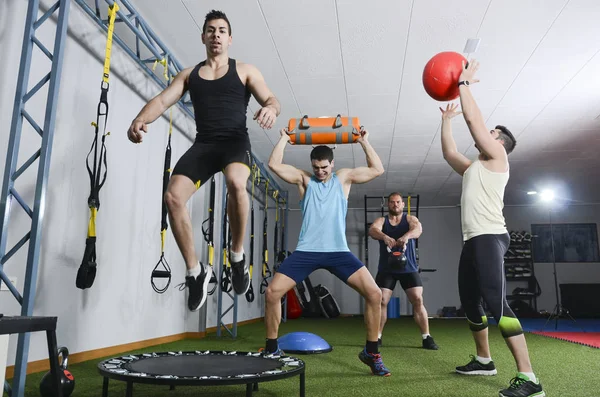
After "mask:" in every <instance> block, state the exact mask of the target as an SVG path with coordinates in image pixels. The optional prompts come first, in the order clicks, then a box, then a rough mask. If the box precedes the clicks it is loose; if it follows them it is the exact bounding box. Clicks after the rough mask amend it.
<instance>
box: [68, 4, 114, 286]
mask: <svg viewBox="0 0 600 397" xmlns="http://www.w3.org/2000/svg"><path fill="white" fill-rule="evenodd" d="M118 10H119V6H118V5H117V3H113V4H112V5H111V6H109V7H108V20H109V23H108V33H107V36H106V51H105V55H104V70H103V73H102V82H101V83H100V101H99V103H98V108H97V111H96V121H95V122H92V126H93V127H94V131H95V135H94V140H93V141H92V146H91V148H90V151H89V152H88V155H87V157H86V160H85V162H86V167H87V171H88V175H89V177H90V195H89V197H88V207H89V209H90V220H89V223H88V231H87V237H86V240H85V251H84V253H83V260H82V261H81V265H80V266H79V270H78V271H77V279H76V280H75V285H76V286H77V288H80V289H86V288H90V287H91V286H92V285H93V284H94V280H95V279H96V267H97V263H96V216H97V215H98V210H99V209H100V189H101V188H102V186H103V185H104V182H106V145H105V140H106V137H107V136H108V135H109V134H110V132H107V131H106V122H107V120H108V87H109V82H108V79H109V74H110V54H111V50H112V38H113V31H114V28H115V18H116V16H117V11H118ZM101 119H102V125H103V133H102V137H101V141H100V143H99V142H98V134H99V132H100V124H101V122H100V121H101ZM92 152H93V153H94V157H93V161H94V162H93V164H92V166H91V167H90V155H91V154H92ZM103 165H104V170H102V166H103Z"/></svg>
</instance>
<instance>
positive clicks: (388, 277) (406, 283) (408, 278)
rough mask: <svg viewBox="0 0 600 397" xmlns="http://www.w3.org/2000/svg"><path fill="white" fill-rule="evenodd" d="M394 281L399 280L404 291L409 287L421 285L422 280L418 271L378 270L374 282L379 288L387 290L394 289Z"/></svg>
mask: <svg viewBox="0 0 600 397" xmlns="http://www.w3.org/2000/svg"><path fill="white" fill-rule="evenodd" d="M396 281H400V286H401V287H402V289H403V290H404V291H406V290H407V289H409V288H414V287H422V286H423V282H422V281H421V276H420V275H419V272H410V273H385V272H378V273H377V276H375V282H376V283H377V285H378V286H379V288H387V289H389V290H392V291H393V290H394V287H396Z"/></svg>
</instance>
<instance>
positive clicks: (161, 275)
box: [150, 58, 173, 294]
mask: <svg viewBox="0 0 600 397" xmlns="http://www.w3.org/2000/svg"><path fill="white" fill-rule="evenodd" d="M159 63H160V64H162V65H163V68H164V69H163V70H164V77H165V80H167V84H170V82H171V79H170V76H169V73H168V67H167V65H168V62H167V59H166V58H163V59H161V60H156V61H155V62H154V66H153V67H152V70H155V69H156V65H157V64H159ZM172 135H173V107H171V108H170V109H169V137H168V141H167V148H166V150H165V165H164V170H163V186H162V198H161V203H162V213H161V221H160V258H159V260H158V263H156V266H154V269H153V270H152V275H151V276H150V284H152V289H154V291H155V292H157V293H159V294H162V293H164V292H165V291H166V290H167V288H169V285H170V284H171V267H170V266H169V263H168V262H167V259H166V258H165V240H166V237H167V229H168V228H169V224H168V222H167V214H168V210H167V203H165V199H164V198H165V193H167V187H168V186H169V179H170V178H171V136H172ZM161 268H162V269H161ZM155 279H167V282H166V284H165V285H164V286H163V287H158V286H157V285H156V283H155Z"/></svg>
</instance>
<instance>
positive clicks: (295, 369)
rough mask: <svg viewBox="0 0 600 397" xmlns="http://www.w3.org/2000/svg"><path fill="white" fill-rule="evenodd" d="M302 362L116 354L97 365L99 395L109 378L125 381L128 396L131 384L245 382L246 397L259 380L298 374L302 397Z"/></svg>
mask: <svg viewBox="0 0 600 397" xmlns="http://www.w3.org/2000/svg"><path fill="white" fill-rule="evenodd" d="M304 369H305V368H304V362H303V361H302V360H299V359H297V358H294V357H289V356H273V355H266V356H263V355H262V354H261V353H256V352H235V351H231V352H227V351H204V352H200V351H193V352H163V353H144V354H139V355H130V356H123V357H115V358H111V359H108V360H104V361H102V362H100V363H99V364H98V371H99V372H100V375H102V376H103V377H104V382H103V385H102V396H103V397H107V396H108V381H109V379H115V380H119V381H123V382H127V394H126V395H127V397H131V396H133V384H134V383H147V384H155V385H168V386H170V387H171V389H174V388H175V386H216V385H238V384H245V385H246V396H252V392H253V391H256V390H258V383H259V382H270V381H274V380H281V379H285V378H289V377H292V376H296V375H299V376H300V397H304V376H305V373H304Z"/></svg>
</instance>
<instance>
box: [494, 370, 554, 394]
mask: <svg viewBox="0 0 600 397" xmlns="http://www.w3.org/2000/svg"><path fill="white" fill-rule="evenodd" d="M499 396H500V397H545V396H546V393H544V390H542V385H541V384H540V383H534V382H532V381H530V380H529V378H528V377H527V376H525V375H523V374H517V376H515V377H514V378H512V379H511V381H510V386H508V388H507V389H504V390H500V393H499Z"/></svg>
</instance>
